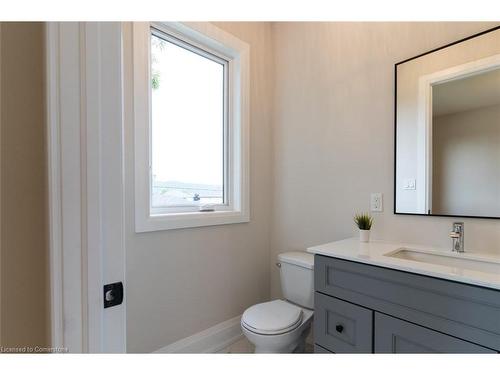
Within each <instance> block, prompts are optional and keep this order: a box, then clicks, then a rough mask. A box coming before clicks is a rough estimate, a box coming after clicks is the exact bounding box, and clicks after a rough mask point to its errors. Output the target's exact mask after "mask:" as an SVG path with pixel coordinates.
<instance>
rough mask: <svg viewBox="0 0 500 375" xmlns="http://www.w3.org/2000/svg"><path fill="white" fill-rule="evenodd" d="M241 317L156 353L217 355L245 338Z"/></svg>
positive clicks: (165, 347)
mask: <svg viewBox="0 0 500 375" xmlns="http://www.w3.org/2000/svg"><path fill="white" fill-rule="evenodd" d="M240 321H241V315H238V316H236V317H234V318H232V319H229V320H226V321H225V322H222V323H219V324H217V325H215V326H213V327H210V328H208V329H206V330H204V331H201V332H198V333H196V334H194V335H192V336H189V337H186V338H185V339H182V340H179V341H176V342H174V343H172V344H170V345H167V346H164V347H163V348H160V349H158V350H156V351H155V352H154V353H217V352H218V351H220V350H222V349H224V348H225V347H227V346H229V345H231V344H232V343H233V342H235V341H238V340H239V339H240V338H241V337H243V333H242V331H241V325H240Z"/></svg>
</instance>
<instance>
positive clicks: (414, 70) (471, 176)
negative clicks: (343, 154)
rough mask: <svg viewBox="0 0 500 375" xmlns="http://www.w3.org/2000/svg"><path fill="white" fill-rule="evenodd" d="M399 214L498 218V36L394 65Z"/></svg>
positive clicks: (485, 36) (488, 34)
mask: <svg viewBox="0 0 500 375" xmlns="http://www.w3.org/2000/svg"><path fill="white" fill-rule="evenodd" d="M395 110H396V129H395V130H396V156H395V157H396V159H395V161H396V170H395V213H401V214H421V215H439V216H469V217H495V218H497V217H500V30H498V29H496V30H492V31H489V32H486V33H483V34H481V35H478V36H475V37H472V38H469V39H467V40H464V41H462V42H458V43H455V44H453V45H450V46H447V47H444V48H441V49H438V50H436V51H434V52H431V53H427V54H424V55H422V56H418V57H416V58H413V59H410V60H406V61H404V62H401V63H399V64H396V108H395Z"/></svg>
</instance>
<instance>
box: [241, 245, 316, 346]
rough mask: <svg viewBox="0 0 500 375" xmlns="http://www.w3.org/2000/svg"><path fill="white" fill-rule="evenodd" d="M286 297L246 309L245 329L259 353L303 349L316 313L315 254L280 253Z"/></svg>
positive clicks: (243, 325)
mask: <svg viewBox="0 0 500 375" xmlns="http://www.w3.org/2000/svg"><path fill="white" fill-rule="evenodd" d="M278 261H279V263H278V264H277V265H278V267H280V280H281V289H282V292H283V296H284V298H285V299H284V300H281V299H277V300H273V301H270V302H264V303H259V304H257V305H253V306H251V307H249V308H248V309H246V310H245V312H244V313H243V315H242V317H241V329H242V330H243V334H244V335H245V336H246V337H247V339H248V340H249V341H250V342H251V343H252V344H254V345H255V352H256V353H292V352H303V351H304V349H305V340H306V337H307V335H308V334H309V332H310V330H311V323H312V318H313V314H314V310H313V309H314V256H313V255H312V254H309V253H305V252H298V251H294V252H288V253H282V254H279V255H278Z"/></svg>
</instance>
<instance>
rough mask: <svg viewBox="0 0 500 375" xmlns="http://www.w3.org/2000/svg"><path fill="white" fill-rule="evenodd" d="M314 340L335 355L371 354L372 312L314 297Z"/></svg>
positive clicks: (348, 304)
mask: <svg viewBox="0 0 500 375" xmlns="http://www.w3.org/2000/svg"><path fill="white" fill-rule="evenodd" d="M314 315H315V317H314V339H315V342H316V344H318V345H320V346H322V347H324V348H326V349H327V350H329V351H331V352H334V353H372V333H373V311H372V310H368V309H365V308H363V307H360V306H357V305H354V304H352V303H348V302H345V301H342V300H339V299H337V298H333V297H329V296H325V295H323V294H321V293H315V295H314Z"/></svg>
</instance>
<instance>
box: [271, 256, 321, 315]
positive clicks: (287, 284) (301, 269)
mask: <svg viewBox="0 0 500 375" xmlns="http://www.w3.org/2000/svg"><path fill="white" fill-rule="evenodd" d="M278 261H279V264H280V265H281V266H280V279H281V290H282V292H283V296H284V297H285V299H286V300H288V301H290V302H293V303H295V304H297V305H300V306H303V307H306V308H308V309H314V255H312V254H309V253H306V252H302V251H292V252H288V253H281V254H279V255H278Z"/></svg>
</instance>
